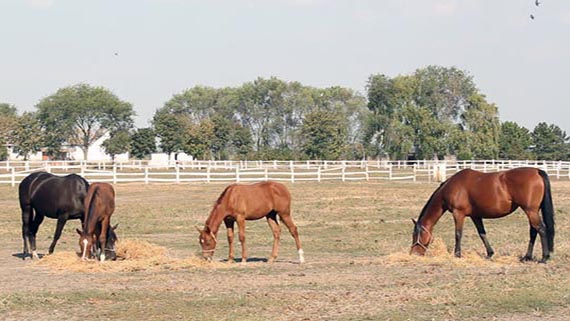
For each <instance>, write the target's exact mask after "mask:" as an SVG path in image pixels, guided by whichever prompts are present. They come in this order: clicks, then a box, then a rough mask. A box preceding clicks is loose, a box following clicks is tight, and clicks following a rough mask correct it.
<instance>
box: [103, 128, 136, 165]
mask: <svg viewBox="0 0 570 321" xmlns="http://www.w3.org/2000/svg"><path fill="white" fill-rule="evenodd" d="M130 144H131V135H130V134H129V132H128V131H127V130H125V129H119V130H117V131H114V132H111V133H110V136H109V138H107V139H106V140H105V141H104V142H103V144H102V145H101V146H102V147H103V149H104V150H105V153H106V154H108V155H109V156H111V160H112V161H113V162H115V156H117V155H119V154H123V153H126V152H128V151H129V150H130Z"/></svg>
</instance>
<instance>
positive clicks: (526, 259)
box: [521, 255, 532, 262]
mask: <svg viewBox="0 0 570 321" xmlns="http://www.w3.org/2000/svg"><path fill="white" fill-rule="evenodd" d="M529 261H532V257H531V256H527V255H525V256H523V257H521V262H529Z"/></svg>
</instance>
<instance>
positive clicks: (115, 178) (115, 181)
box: [113, 164, 117, 184]
mask: <svg viewBox="0 0 570 321" xmlns="http://www.w3.org/2000/svg"><path fill="white" fill-rule="evenodd" d="M113 184H117V165H115V164H113Z"/></svg>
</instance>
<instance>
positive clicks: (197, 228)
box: [194, 226, 202, 233]
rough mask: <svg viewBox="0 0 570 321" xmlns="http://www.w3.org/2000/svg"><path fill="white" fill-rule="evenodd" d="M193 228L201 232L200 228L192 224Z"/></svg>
mask: <svg viewBox="0 0 570 321" xmlns="http://www.w3.org/2000/svg"><path fill="white" fill-rule="evenodd" d="M194 228H195V229H196V231H198V233H202V230H201V229H200V228H199V227H198V226H194Z"/></svg>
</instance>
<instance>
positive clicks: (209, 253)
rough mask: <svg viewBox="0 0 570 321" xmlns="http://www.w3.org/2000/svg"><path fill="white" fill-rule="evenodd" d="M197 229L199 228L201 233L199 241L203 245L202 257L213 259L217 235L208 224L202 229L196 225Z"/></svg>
mask: <svg viewBox="0 0 570 321" xmlns="http://www.w3.org/2000/svg"><path fill="white" fill-rule="evenodd" d="M196 230H198V232H199V233H200V236H199V237H198V241H199V242H200V246H201V247H202V257H203V258H204V259H206V260H212V257H213V256H214V251H215V250H216V243H218V240H217V239H216V236H215V235H214V233H213V232H212V231H211V230H210V228H209V227H208V226H206V227H204V229H203V230H201V229H200V228H199V227H196Z"/></svg>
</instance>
